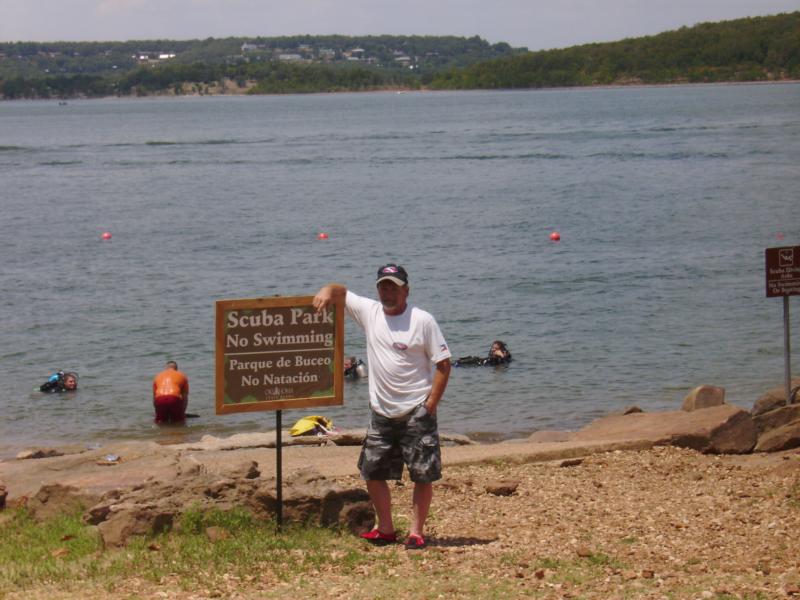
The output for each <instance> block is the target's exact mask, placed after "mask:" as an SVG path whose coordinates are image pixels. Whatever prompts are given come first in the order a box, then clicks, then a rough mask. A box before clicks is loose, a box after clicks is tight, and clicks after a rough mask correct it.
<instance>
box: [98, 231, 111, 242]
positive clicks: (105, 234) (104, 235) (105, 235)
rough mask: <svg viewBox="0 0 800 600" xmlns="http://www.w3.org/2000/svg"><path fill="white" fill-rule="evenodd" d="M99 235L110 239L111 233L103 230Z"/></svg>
mask: <svg viewBox="0 0 800 600" xmlns="http://www.w3.org/2000/svg"><path fill="white" fill-rule="evenodd" d="M100 237H101V238H103V239H104V240H110V239H111V233H110V232H108V231H104V232H103V235H101V236H100Z"/></svg>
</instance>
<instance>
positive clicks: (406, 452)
mask: <svg viewBox="0 0 800 600" xmlns="http://www.w3.org/2000/svg"><path fill="white" fill-rule="evenodd" d="M371 413H372V418H371V420H370V424H369V429H367V435H366V437H365V438H364V445H363V446H362V447H361V456H360V457H359V459H358V468H359V470H360V471H361V477H362V478H364V479H379V480H384V481H385V480H387V479H400V478H401V477H402V476H403V463H405V465H406V467H408V475H409V477H410V478H411V481H413V482H415V483H431V482H432V481H436V480H437V479H441V478H442V453H441V450H440V448H439V431H438V429H437V425H436V415H429V414H428V411H427V410H425V406H424V404H420V405H419V406H418V407H417V408H415V409H414V410H413V411H411V413H410V414H408V415H406V416H404V417H401V418H398V419H389V418H388V417H384V416H382V415H379V414H377V413H375V412H374V411H371Z"/></svg>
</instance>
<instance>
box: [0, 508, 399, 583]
mask: <svg viewBox="0 0 800 600" xmlns="http://www.w3.org/2000/svg"><path fill="white" fill-rule="evenodd" d="M212 526H215V527H218V528H221V529H223V530H224V531H225V532H227V533H226V535H225V536H223V537H222V538H221V539H218V540H217V541H211V540H210V539H209V537H208V535H207V533H206V529H207V528H208V527H212ZM368 560H372V561H374V560H375V557H371V556H368V554H365V550H364V547H363V546H362V545H361V543H360V540H358V539H357V538H355V537H354V536H352V535H351V534H349V533H344V532H339V531H336V530H332V529H324V528H318V527H301V526H287V527H285V528H284V530H283V531H281V532H277V531H276V528H275V524H274V523H273V522H264V521H258V520H256V519H254V518H253V517H252V515H251V514H250V513H248V512H247V511H245V510H243V509H234V510H231V511H219V510H214V511H210V512H206V513H202V512H200V511H198V510H194V509H193V510H189V511H188V512H186V513H185V514H184V515H183V516H182V517H181V520H180V524H179V527H177V528H176V530H174V531H172V532H170V533H167V534H162V535H159V536H157V537H135V538H131V539H130V540H129V544H128V546H127V547H126V548H124V549H121V550H103V548H102V544H101V541H100V539H99V536H98V535H97V533H96V531H95V529H94V528H91V527H88V526H86V525H84V524H83V523H82V521H81V517H80V514H74V515H69V516H64V517H59V518H57V519H54V520H52V521H48V522H46V523H44V524H42V523H37V522H34V521H33V520H32V519H31V518H30V517H29V516H28V514H27V513H26V512H25V511H22V510H21V511H19V512H17V513H16V514H15V515H14V516H13V517H12V518H10V519H7V520H6V521H4V522H2V524H0V597H3V596H4V595H5V594H7V593H10V592H12V591H13V592H16V593H19V592H20V590H28V589H32V588H36V587H37V586H45V585H55V586H57V587H58V588H59V589H63V590H68V589H75V590H85V589H87V588H92V587H94V588H103V587H105V588H108V589H113V587H114V586H115V584H117V583H118V582H124V581H127V580H137V579H143V580H147V581H150V582H152V583H153V584H159V583H162V582H164V581H167V580H169V581H176V582H178V583H179V585H180V586H181V587H183V588H185V589H209V588H212V589H213V588H215V587H217V586H220V587H223V586H225V585H227V582H228V581H229V580H231V579H232V578H233V579H234V580H250V579H252V578H253V576H254V574H257V575H258V574H264V575H266V576H267V577H268V578H270V579H272V580H283V581H291V580H292V579H295V578H297V577H298V576H300V575H302V574H305V573H308V572H309V571H313V570H318V569H322V568H325V569H328V570H335V571H336V572H337V573H341V574H344V575H347V574H352V573H353V572H354V571H355V570H356V569H357V568H358V567H359V565H362V564H364V563H365V562H367V561H368ZM386 560H387V561H392V560H393V558H392V557H391V556H387V557H386ZM86 595H87V596H96V597H100V595H98V594H92V593H86Z"/></svg>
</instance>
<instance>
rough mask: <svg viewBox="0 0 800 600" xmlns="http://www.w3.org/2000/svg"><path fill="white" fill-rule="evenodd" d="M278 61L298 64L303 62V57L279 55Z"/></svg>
mask: <svg viewBox="0 0 800 600" xmlns="http://www.w3.org/2000/svg"><path fill="white" fill-rule="evenodd" d="M278 60H280V61H283V62H296V61H299V60H303V57H302V56H300V55H299V54H279V55H278Z"/></svg>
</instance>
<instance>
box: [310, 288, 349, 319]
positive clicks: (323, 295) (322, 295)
mask: <svg viewBox="0 0 800 600" xmlns="http://www.w3.org/2000/svg"><path fill="white" fill-rule="evenodd" d="M346 294H347V288H346V287H344V286H343V285H341V284H338V283H329V284H328V285H326V286H323V287H322V288H320V290H319V291H318V292H317V295H316V296H314V300H312V301H311V305H312V306H313V307H314V308H315V309H316V311H317V312H318V313H321V312H322V311H324V310H325V309H326V308H328V306H330V305H331V304H333V303H335V302H338V301H340V300H342V299H343V298H344V297H345V295H346Z"/></svg>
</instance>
